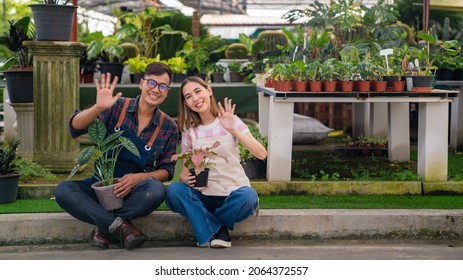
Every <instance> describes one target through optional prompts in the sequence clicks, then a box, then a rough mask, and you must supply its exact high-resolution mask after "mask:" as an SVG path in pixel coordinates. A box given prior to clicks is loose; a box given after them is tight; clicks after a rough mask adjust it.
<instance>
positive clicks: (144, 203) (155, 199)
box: [54, 178, 166, 234]
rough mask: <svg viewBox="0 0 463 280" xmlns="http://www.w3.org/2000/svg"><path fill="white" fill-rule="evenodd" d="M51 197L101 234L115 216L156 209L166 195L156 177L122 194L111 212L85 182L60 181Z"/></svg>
mask: <svg viewBox="0 0 463 280" xmlns="http://www.w3.org/2000/svg"><path fill="white" fill-rule="evenodd" d="M54 196H55V199H56V202H57V203H58V204H59V206H61V208H63V209H64V210H66V212H68V213H69V214H70V215H71V216H73V217H74V218H76V219H78V220H81V221H83V222H86V223H89V224H93V225H96V226H97V227H98V228H99V229H100V231H101V232H102V233H104V234H108V233H109V227H110V226H111V224H113V222H114V221H115V220H116V218H117V217H120V218H121V219H123V220H126V221H131V220H133V219H136V218H139V217H143V216H146V215H148V214H150V213H151V212H153V211H154V210H156V209H157V208H158V207H159V206H160V205H161V203H162V202H163V201H164V200H165V198H166V187H165V186H164V184H163V183H162V182H161V181H159V180H156V179H152V178H151V179H148V180H145V181H142V182H140V183H139V184H138V185H136V186H135V187H134V188H133V189H132V191H131V192H130V193H129V194H128V195H127V196H125V197H124V204H123V205H122V207H121V208H119V209H116V210H113V211H107V210H106V209H104V208H103V206H101V205H100V203H98V198H97V197H96V194H95V191H94V190H93V189H92V188H91V184H89V183H87V182H85V181H64V182H61V183H60V184H58V186H57V187H56V189H55V192H54Z"/></svg>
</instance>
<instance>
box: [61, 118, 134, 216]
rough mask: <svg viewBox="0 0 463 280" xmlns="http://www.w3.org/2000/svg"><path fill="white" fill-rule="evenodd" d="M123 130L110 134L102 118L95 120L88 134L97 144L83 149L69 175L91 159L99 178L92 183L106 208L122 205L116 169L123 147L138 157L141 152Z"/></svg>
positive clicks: (95, 175) (95, 174) (112, 208)
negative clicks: (116, 193) (116, 187)
mask: <svg viewBox="0 0 463 280" xmlns="http://www.w3.org/2000/svg"><path fill="white" fill-rule="evenodd" d="M122 133H123V131H122V130H119V131H118V132H115V133H112V134H108V133H107V130H106V126H105V124H104V123H103V121H101V120H100V119H96V120H95V121H93V122H92V123H91V124H90V126H89V127H88V134H89V136H90V139H91V140H92V141H93V143H94V144H95V145H92V146H88V147H86V148H85V149H83V150H82V151H81V152H80V154H79V156H78V157H77V163H76V165H75V166H74V168H73V169H72V171H71V173H70V174H69V176H68V179H70V178H71V177H72V176H74V174H76V173H77V171H78V170H79V169H80V168H81V167H82V166H83V165H84V164H86V163H87V162H89V161H90V160H91V159H93V161H94V164H95V172H94V177H95V178H96V179H97V180H98V182H96V183H95V184H93V185H92V188H93V189H94V190H95V192H96V195H97V197H98V200H99V202H100V203H101V205H102V206H103V207H104V208H105V209H106V210H108V211H109V210H114V209H117V208H120V207H121V206H122V202H123V199H122V198H119V197H116V195H115V194H114V187H115V182H116V178H114V170H115V168H116V162H117V158H118V156H119V153H120V152H121V150H122V149H123V148H125V149H127V150H128V151H129V152H131V153H132V154H134V155H135V156H137V157H140V153H139V151H138V149H137V147H136V146H135V144H134V143H133V142H132V141H131V140H130V139H129V138H127V137H124V136H122Z"/></svg>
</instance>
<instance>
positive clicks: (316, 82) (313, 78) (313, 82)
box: [307, 60, 322, 92]
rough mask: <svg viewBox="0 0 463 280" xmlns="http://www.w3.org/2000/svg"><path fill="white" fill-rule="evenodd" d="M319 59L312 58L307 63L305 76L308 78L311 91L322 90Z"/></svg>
mask: <svg viewBox="0 0 463 280" xmlns="http://www.w3.org/2000/svg"><path fill="white" fill-rule="evenodd" d="M320 66H321V64H320V61H318V60H314V61H312V62H310V63H309V64H308V65H307V76H308V78H309V87H310V91H312V92H320V91H322V81H321V79H320V78H321V72H320V69H321V68H320Z"/></svg>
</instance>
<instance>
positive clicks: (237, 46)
mask: <svg viewBox="0 0 463 280" xmlns="http://www.w3.org/2000/svg"><path fill="white" fill-rule="evenodd" d="M225 58H227V59H246V58H248V48H247V47H246V45H245V44H243V43H233V44H231V45H229V46H228V47H227V49H226V50H225Z"/></svg>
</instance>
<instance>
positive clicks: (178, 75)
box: [174, 74, 188, 83]
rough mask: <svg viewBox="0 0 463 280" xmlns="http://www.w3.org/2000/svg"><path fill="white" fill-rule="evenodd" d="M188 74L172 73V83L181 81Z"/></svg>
mask: <svg viewBox="0 0 463 280" xmlns="http://www.w3.org/2000/svg"><path fill="white" fill-rule="evenodd" d="M187 77H188V76H187V75H186V74H174V83H181V82H183V80H185V79H186V78H187Z"/></svg>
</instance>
